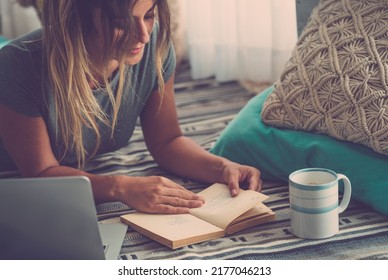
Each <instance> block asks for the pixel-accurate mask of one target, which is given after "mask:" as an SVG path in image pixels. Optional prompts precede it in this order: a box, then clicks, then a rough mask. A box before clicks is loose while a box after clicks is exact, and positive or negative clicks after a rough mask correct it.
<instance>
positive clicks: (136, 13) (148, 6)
mask: <svg viewBox="0 0 388 280" xmlns="http://www.w3.org/2000/svg"><path fill="white" fill-rule="evenodd" d="M155 7H156V0H139V1H137V3H136V5H135V7H134V9H133V17H134V19H135V23H136V29H137V34H138V36H137V38H136V40H135V42H136V43H135V45H134V46H133V47H132V49H131V51H130V53H128V55H127V57H126V64H128V65H134V64H137V63H139V61H140V60H141V59H142V57H143V52H144V46H145V44H147V43H148V42H149V40H150V35H151V32H152V29H153V26H154V22H155ZM117 36H120V30H117Z"/></svg>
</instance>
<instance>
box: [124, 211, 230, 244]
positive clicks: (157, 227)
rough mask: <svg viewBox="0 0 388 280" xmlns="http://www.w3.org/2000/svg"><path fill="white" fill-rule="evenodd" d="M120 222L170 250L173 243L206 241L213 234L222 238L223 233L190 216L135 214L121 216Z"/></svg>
mask: <svg viewBox="0 0 388 280" xmlns="http://www.w3.org/2000/svg"><path fill="white" fill-rule="evenodd" d="M121 220H122V221H123V222H125V223H127V224H129V225H130V226H131V227H133V228H134V229H136V230H137V231H139V232H140V233H142V234H144V235H146V236H148V237H149V238H152V239H155V240H157V241H159V242H160V243H162V244H165V245H167V246H169V247H171V248H173V247H174V248H175V247H176V246H175V245H174V244H175V243H176V244H186V242H184V240H190V239H193V238H194V237H201V236H202V237H204V238H203V239H204V240H206V238H205V237H206V236H207V235H209V236H213V235H214V233H217V234H216V235H214V236H223V232H224V231H223V230H222V229H220V228H218V227H216V226H214V225H212V224H209V223H207V222H205V221H203V220H201V219H198V218H196V217H194V216H192V215H190V214H177V215H168V214H147V213H139V212H136V213H131V214H126V215H123V216H121ZM199 239H200V238H199ZM207 239H209V238H207ZM187 243H189V242H187Z"/></svg>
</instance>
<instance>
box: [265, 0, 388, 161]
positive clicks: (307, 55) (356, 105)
mask: <svg viewBox="0 0 388 280" xmlns="http://www.w3.org/2000/svg"><path fill="white" fill-rule="evenodd" d="M387 82H388V1H387V0H368V1H360V0H321V1H320V3H319V5H318V6H317V7H316V8H315V9H314V10H313V12H312V14H311V16H310V19H309V21H308V23H307V25H306V27H305V29H304V30H303V32H302V34H301V36H300V38H299V40H298V42H297V45H296V47H295V49H294V51H293V54H292V57H291V58H290V60H289V61H288V62H287V64H286V65H285V68H284V69H283V72H282V74H281V76H280V78H279V79H278V80H277V81H276V83H275V89H274V91H273V93H272V94H271V95H270V96H269V97H268V98H267V100H266V101H265V104H264V107H263V111H262V115H261V117H262V119H263V121H264V122H265V123H267V124H269V125H272V126H275V127H281V128H291V129H299V130H305V131H314V132H318V133H323V134H327V135H330V136H332V137H334V138H336V139H340V140H345V141H350V142H354V143H359V144H363V145H365V146H368V147H370V148H372V149H373V150H375V151H376V152H379V153H381V154H385V155H388V86H387Z"/></svg>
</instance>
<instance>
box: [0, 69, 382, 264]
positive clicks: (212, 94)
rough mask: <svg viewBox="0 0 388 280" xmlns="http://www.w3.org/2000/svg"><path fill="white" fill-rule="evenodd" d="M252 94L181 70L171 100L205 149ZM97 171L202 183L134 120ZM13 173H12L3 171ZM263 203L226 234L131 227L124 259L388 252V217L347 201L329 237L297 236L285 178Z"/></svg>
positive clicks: (115, 206)
mask: <svg viewBox="0 0 388 280" xmlns="http://www.w3.org/2000/svg"><path fill="white" fill-rule="evenodd" d="M253 96H254V94H252V93H251V92H249V91H247V90H246V89H244V88H243V87H242V86H241V85H240V84H239V83H237V82H229V83H217V82H215V81H214V80H212V79H209V80H200V81H196V82H193V81H190V79H189V77H188V76H187V75H185V74H182V75H178V77H177V82H176V103H177V107H178V113H179V118H180V123H181V127H182V130H183V132H184V134H185V135H186V136H189V137H191V138H192V139H194V140H195V141H196V142H197V143H199V144H200V145H201V146H202V147H204V148H205V149H210V147H211V146H212V145H213V144H214V143H215V141H216V139H217V137H218V136H219V134H220V132H221V131H222V130H223V129H224V128H225V127H226V125H227V124H228V123H229V122H230V121H231V120H232V119H233V117H234V116H235V115H236V114H237V113H238V112H239V110H241V108H242V107H243V106H244V105H245V104H246V102H247V101H248V100H249V99H250V98H252V97H253ZM86 170H87V171H89V172H91V173H95V174H125V175H129V176H149V175H162V176H166V177H168V178H170V179H172V180H174V181H175V182H177V183H179V184H181V185H184V186H185V187H187V188H188V189H190V190H192V191H194V192H198V191H200V190H202V189H203V188H205V187H207V185H204V184H201V183H199V182H193V181H190V180H186V179H185V178H179V177H176V176H174V175H172V174H169V173H167V172H165V171H164V170H162V169H160V168H159V167H158V166H157V164H156V163H155V162H154V160H153V158H152V157H151V156H150V154H149V152H148V151H147V149H146V147H145V144H144V142H143V136H142V132H141V129H140V127H139V126H138V127H137V128H136V130H135V133H134V135H133V137H132V139H131V141H130V142H129V143H128V145H127V146H126V147H124V148H122V149H120V150H119V151H116V152H114V153H109V154H105V155H101V156H99V157H97V158H96V159H95V160H93V161H92V162H91V163H90V164H88V166H87V168H86ZM13 176H17V175H16V174H15V173H7V174H0V177H13ZM263 193H265V194H267V195H269V197H270V198H269V199H268V200H267V201H266V204H267V205H268V206H269V207H271V208H272V209H273V210H274V211H275V212H276V215H277V219H276V220H275V221H273V222H270V223H267V224H264V225H260V226H257V227H253V228H250V229H247V230H245V231H242V232H239V233H236V234H233V235H231V236H228V237H224V238H219V239H216V240H211V241H207V242H202V243H199V244H195V245H190V246H185V247H183V248H180V249H176V250H171V249H169V248H167V247H165V246H164V245H161V244H159V243H157V242H155V241H153V240H151V239H149V238H147V237H145V236H143V235H141V234H139V233H137V232H136V231H134V230H132V229H131V228H128V232H127V234H126V237H125V240H124V244H123V246H122V250H121V254H120V258H121V259H141V260H146V259H154V260H155V259H159V260H160V259H186V260H187V259H241V260H258V259H263V260H264V259H268V260H277V259H283V260H288V259H330V260H335V259H388V218H387V217H385V216H382V215H380V214H378V213H376V212H374V211H371V210H370V209H368V208H366V207H364V206H363V205H362V204H360V203H357V202H355V201H352V202H351V204H350V206H349V208H348V209H347V210H346V211H345V212H344V213H343V214H341V216H340V232H339V233H338V234H337V235H336V236H334V237H332V238H329V239H323V240H302V239H299V238H296V237H294V236H293V235H292V234H291V230H290V220H289V204H288V188H287V186H286V185H285V184H284V183H270V182H266V184H265V187H264V190H263ZM132 211H133V210H131V209H129V208H128V207H126V206H125V205H123V204H122V203H119V202H114V203H105V204H101V205H98V206H97V212H98V217H99V220H101V221H102V222H112V221H117V220H118V219H119V216H120V215H121V214H124V213H130V212H132Z"/></svg>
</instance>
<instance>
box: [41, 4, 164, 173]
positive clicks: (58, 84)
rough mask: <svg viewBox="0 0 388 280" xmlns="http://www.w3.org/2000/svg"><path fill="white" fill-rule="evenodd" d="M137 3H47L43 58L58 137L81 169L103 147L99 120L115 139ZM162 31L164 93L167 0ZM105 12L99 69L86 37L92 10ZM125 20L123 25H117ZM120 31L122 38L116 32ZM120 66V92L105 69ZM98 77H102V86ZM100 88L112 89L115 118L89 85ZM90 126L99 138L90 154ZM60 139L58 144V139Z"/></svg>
mask: <svg viewBox="0 0 388 280" xmlns="http://www.w3.org/2000/svg"><path fill="white" fill-rule="evenodd" d="M137 1H138V0H45V1H44V3H43V10H42V16H43V26H44V33H43V46H44V58H45V60H46V62H45V63H46V65H47V74H48V76H49V82H50V85H51V90H52V92H53V95H54V104H55V112H56V127H57V133H56V135H57V136H59V135H60V137H61V141H63V152H62V155H60V159H59V160H60V161H61V160H63V158H64V157H65V155H66V153H67V152H68V151H70V150H74V151H75V153H76V157H77V162H78V167H79V168H82V167H83V166H84V164H85V162H86V161H87V159H88V158H90V157H92V156H94V155H95V154H96V152H97V151H98V149H99V147H100V145H101V135H100V132H99V129H98V124H97V123H98V122H99V121H100V122H103V123H104V124H107V125H109V126H110V127H111V129H112V130H111V131H112V133H111V137H113V132H114V129H115V126H116V123H117V116H118V112H119V108H120V104H121V98H122V93H123V86H124V76H125V75H124V74H125V71H124V69H125V62H124V60H125V56H126V55H127V54H128V52H129V51H130V48H131V46H133V44H134V43H136V42H135V38H136V36H137V35H136V32H137V30H136V28H135V26H136V25H135V22H134V19H133V17H132V11H133V8H134V6H135V5H136V3H137ZM156 2H157V6H156V11H157V19H158V21H159V31H158V37H157V51H156V61H155V64H156V71H157V77H158V88H159V92H160V93H162V94H163V92H164V81H163V76H162V74H163V73H162V65H163V60H164V58H165V55H166V53H167V50H168V46H169V43H170V37H171V34H170V10H169V7H168V3H167V0H156ZM94 8H100V9H101V23H102V26H103V29H104V30H103V34H104V36H105V37H104V51H103V53H102V54H101V60H102V64H101V65H100V64H99V65H95V64H94V63H93V61H91V60H90V57H89V55H88V52H87V49H86V37H87V36H88V34H90V33H91V32H93V31H94V25H93V20H92V10H93V9H94ZM117 19H120V27H118V26H117ZM117 28H120V29H121V30H120V31H121V32H120V36H119V37H117V36H115V29H117ZM112 53H114V55H115V59H117V60H118V62H119V68H118V69H119V83H118V86H117V90H116V92H115V94H114V93H113V90H112V88H111V86H110V84H109V80H108V78H109V77H107V75H106V73H104V70H103V69H106V68H107V67H101V66H106V65H107V64H108V62H109V61H110V60H111V59H112ZM96 77H102V78H103V82H102V84H101V81H98V80H97V78H96ZM91 83H92V84H95V85H100V86H101V87H103V88H105V89H106V90H107V93H108V95H109V98H110V102H111V104H112V108H113V112H112V118H111V119H109V118H108V117H107V114H106V113H105V112H104V111H103V110H102V108H101V107H100V105H99V104H98V102H97V100H96V98H95V97H94V95H93V92H92V89H91V87H90V84H91ZM83 127H87V128H91V129H92V130H93V131H94V133H95V134H96V139H97V141H96V146H95V147H94V150H93V152H92V153H91V154H87V152H86V150H85V147H84V143H83V134H82V128H83ZM57 141H58V140H57Z"/></svg>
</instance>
